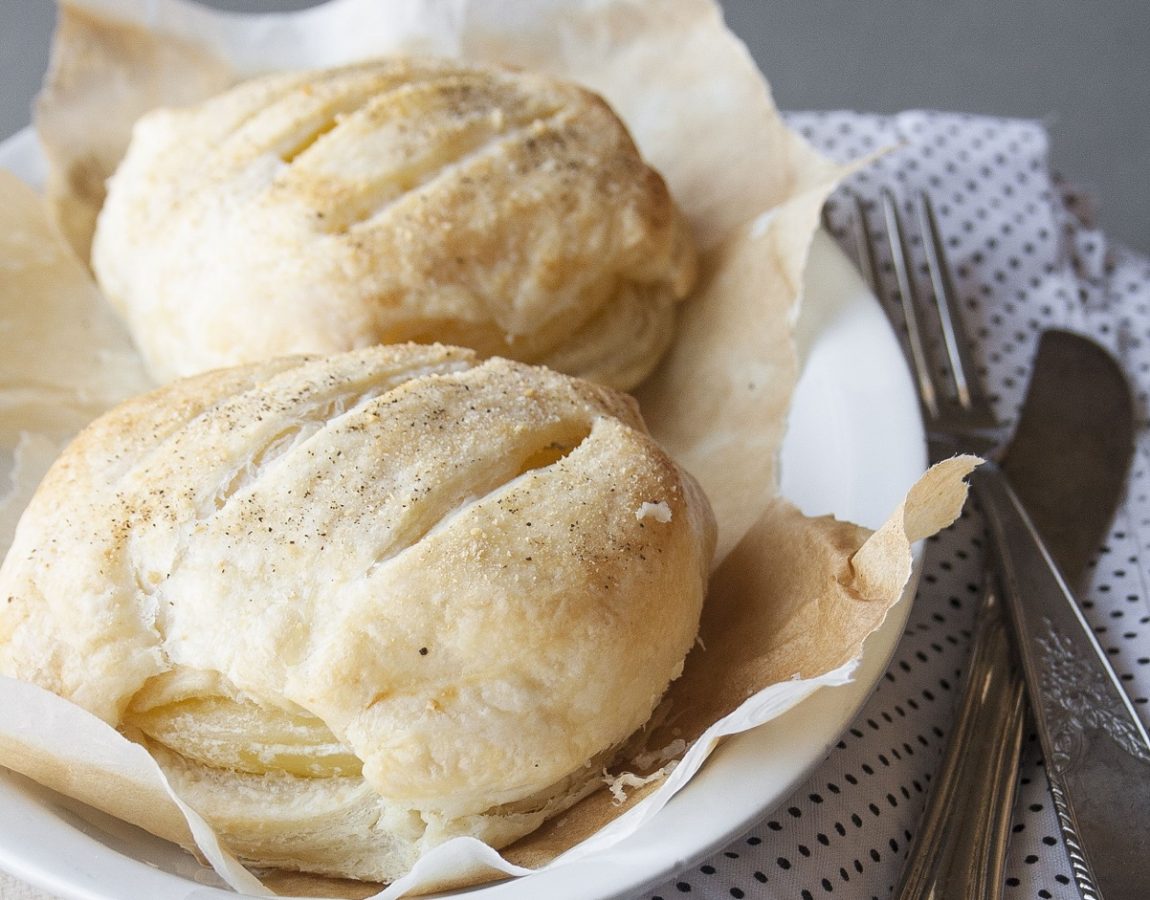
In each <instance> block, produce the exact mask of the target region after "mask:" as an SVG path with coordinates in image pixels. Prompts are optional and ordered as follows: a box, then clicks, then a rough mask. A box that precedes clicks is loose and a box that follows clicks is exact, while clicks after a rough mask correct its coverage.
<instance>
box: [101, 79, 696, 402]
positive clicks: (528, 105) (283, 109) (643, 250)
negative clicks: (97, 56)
mask: <svg viewBox="0 0 1150 900" xmlns="http://www.w3.org/2000/svg"><path fill="white" fill-rule="evenodd" d="M92 263H93V267H94V269H95V272H96V274H97V276H98V278H99V281H100V284H101V286H102V287H103V289H104V291H105V293H106V294H107V296H108V297H109V299H110V300H111V301H112V303H113V304H114V305H115V306H116V307H117V308H118V309H119V310H120V311H121V312H122V313H123V315H124V316H125V318H126V320H127V322H128V325H129V327H130V329H131V331H132V334H133V336H134V338H135V340H136V342H137V344H138V346H139V347H140V349H141V350H142V352H143V355H144V357H145V359H146V361H147V363H148V365H149V367H150V368H151V370H152V373H153V374H154V375H155V376H156V377H157V378H159V379H160V380H166V379H168V378H171V377H173V376H177V375H188V374H191V373H195V372H199V371H203V370H207V369H211V368H215V367H219V366H225V365H231V364H235V363H241V362H249V361H255V360H259V359H265V358H268V357H271V356H275V355H280V354H290V353H299V352H308V353H311V352H316V353H331V352H337V351H343V350H349V349H353V348H359V347H365V346H370V345H373V344H378V343H395V342H401V341H416V342H420V343H427V342H435V341H442V342H444V343H454V344H461V345H464V346H468V347H471V348H474V349H475V350H477V351H479V352H480V353H481V354H482V355H484V356H496V355H498V356H505V357H509V358H513V359H518V360H522V361H526V362H532V363H542V364H546V365H548V366H550V367H551V368H555V369H558V370H560V371H564V372H567V373H570V374H574V375H579V376H581V377H585V378H589V379H591V380H595V381H598V382H601V383H604V384H608V385H610V386H613V387H616V388H620V389H629V388H631V387H634V386H635V385H636V384H637V383H638V382H639V381H641V380H642V379H643V378H644V377H645V376H646V375H647V374H648V373H649V372H650V371H651V370H652V369H653V368H654V366H655V364H656V363H657V362H658V360H659V357H660V356H661V354H662V353H663V351H664V350H665V349H666V348H667V346H668V344H669V342H670V340H671V338H672V335H673V330H674V324H675V307H676V304H677V302H678V301H679V300H681V299H683V298H684V296H685V295H686V294H687V292H688V290H689V289H690V287H691V285H692V282H693V280H694V277H695V255H694V250H693V247H692V243H691V240H690V237H689V234H688V229H687V226H686V223H685V220H684V219H683V218H682V217H681V215H680V214H679V212H678V211H677V209H676V207H675V205H674V203H673V202H672V199H671V197H670V195H669V194H668V191H667V188H666V185H665V184H664V182H663V179H662V178H661V177H660V176H659V175H658V173H656V172H655V171H654V170H653V169H651V168H650V167H648V166H647V165H646V164H645V163H644V161H643V159H642V158H641V157H640V155H639V152H638V150H637V149H636V147H635V145H634V143H633V142H632V140H631V138H630V136H629V134H628V132H627V130H626V128H625V127H624V125H623V124H622V122H620V120H619V119H618V117H617V116H616V115H615V114H614V113H613V112H612V110H611V109H610V108H609V107H608V106H607V104H606V103H605V102H604V101H603V100H602V99H601V98H600V97H598V96H597V95H595V94H593V93H591V92H589V91H587V90H584V89H582V88H580V87H577V86H575V85H573V84H569V83H565V82H561V81H557V80H555V79H552V78H548V77H544V76H541V75H536V74H530V73H527V72H523V71H518V70H513V69H506V68H497V67H474V66H467V65H464V64H462V63H458V62H448V61H437V60H426V59H424V60H420V59H388V60H381V61H376V62H371V63H366V64H360V65H355V66H350V67H345V68H338V69H332V70H327V71H318V72H315V71H312V72H301V73H292V74H285V75H274V76H270V77H265V78H261V79H257V80H255V81H251V82H247V83H244V84H241V85H240V86H238V87H236V88H234V89H232V90H230V91H228V92H226V93H224V94H222V95H220V96H217V97H215V98H214V99H211V100H208V101H207V102H205V103H202V104H201V105H199V106H196V107H192V108H189V109H182V110H159V111H155V112H152V113H150V114H148V115H146V116H145V117H143V118H142V119H141V120H140V121H139V122H138V123H137V125H136V128H135V131H134V134H133V138H132V142H131V146H130V148H129V150H128V153H127V156H126V157H125V159H124V160H123V162H122V164H121V166H120V168H119V170H118V171H117V172H116V174H115V176H114V177H113V178H112V180H111V182H110V184H109V190H108V198H107V202H106V204H105V206H104V208H103V210H102V212H101V214H100V218H99V223H98V228H97V232H96V236H95V240H94V244H93V255H92Z"/></svg>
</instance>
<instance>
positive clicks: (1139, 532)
mask: <svg viewBox="0 0 1150 900" xmlns="http://www.w3.org/2000/svg"><path fill="white" fill-rule="evenodd" d="M788 118H789V121H790V122H791V124H792V125H793V126H795V127H796V128H798V129H799V130H800V131H801V132H802V133H803V134H804V135H805V136H806V137H807V139H808V140H810V141H811V143H813V144H814V145H815V146H816V147H819V148H820V149H822V150H823V151H825V152H826V153H828V154H829V155H831V156H833V157H835V158H838V159H842V160H846V159H852V158H856V157H859V156H862V155H865V154H867V153H870V152H872V151H874V150H876V149H878V148H880V147H886V146H891V145H893V144H898V145H899V146H900V149H899V150H897V151H895V152H893V153H891V154H889V155H887V156H885V157H883V158H882V159H880V160H879V161H878V162H877V163H875V164H874V165H873V166H871V167H870V168H868V169H867V170H865V171H863V172H859V173H857V174H856V175H855V176H853V177H852V178H851V179H850V181H849V182H848V184H846V185H844V190H849V191H851V192H853V193H855V194H857V195H859V196H860V197H861V198H863V199H864V200H867V199H875V198H876V197H877V195H878V191H879V189H880V188H882V187H889V188H890V189H891V190H893V191H894V192H895V194H896V196H898V197H900V198H903V199H909V198H910V197H912V196H913V194H914V193H916V192H918V191H926V192H927V193H929V194H930V196H931V198H932V199H933V200H934V202H935V205H936V211H937V213H938V218H939V225H940V227H941V230H942V232H943V234H944V236H945V240H946V244H947V252H948V256H949V260H950V263H951V267H952V269H954V271H955V273H956V279H955V281H956V288H957V290H958V294H959V302H960V306H961V311H962V314H963V317H964V320H965V322H966V325H967V330H968V332H969V333H970V334H971V336H972V338H974V340H975V341H976V345H977V346H976V348H975V349H976V353H975V357H976V361H977V363H978V365H979V368H980V370H981V373H980V374H981V375H982V377H983V379H984V381H985V383H986V384H987V387H988V390H989V391H990V392H992V394H993V400H994V403H995V405H996V409H997V411H998V413H999V415H1000V417H1001V418H1002V419H1004V420H1013V419H1014V418H1015V416H1016V414H1017V411H1018V407H1019V404H1020V403H1021V401H1022V397H1023V394H1024V392H1025V388H1026V384H1027V376H1028V372H1029V364H1030V360H1031V357H1032V356H1033V353H1034V351H1035V347H1036V343H1037V339H1038V335H1039V333H1040V331H1041V330H1042V329H1044V328H1047V327H1050V326H1058V327H1063V328H1069V329H1072V330H1076V331H1081V332H1083V333H1086V334H1088V335H1090V336H1091V337H1094V338H1096V339H1097V340H1098V341H1100V342H1101V343H1102V344H1104V345H1105V346H1106V347H1107V348H1109V349H1110V350H1111V351H1112V352H1113V353H1114V354H1115V355H1116V357H1117V358H1118V359H1119V360H1120V362H1121V363H1122V364H1123V366H1124V368H1125V369H1126V372H1127V374H1128V376H1129V377H1130V378H1131V380H1132V382H1133V385H1134V390H1135V393H1136V395H1137V398H1138V407H1139V413H1138V414H1139V416H1140V418H1142V419H1143V420H1144V418H1145V415H1146V409H1147V392H1148V389H1150V261H1148V260H1147V259H1145V258H1142V257H1139V256H1137V255H1136V254H1134V253H1132V252H1130V251H1128V250H1125V249H1123V248H1122V247H1118V246H1114V245H1110V244H1108V243H1107V242H1106V240H1105V239H1104V238H1103V236H1102V235H1101V234H1100V233H1099V232H1098V231H1097V230H1095V229H1094V228H1093V226H1092V224H1091V210H1090V208H1089V207H1090V204H1089V201H1088V199H1087V198H1086V197H1084V196H1083V195H1081V194H1080V193H1078V192H1077V191H1076V190H1075V189H1074V188H1073V187H1072V186H1070V185H1069V184H1066V183H1065V182H1063V181H1062V180H1061V179H1059V178H1058V177H1057V176H1055V175H1053V174H1052V173H1051V172H1050V170H1049V168H1048V165H1047V138H1046V134H1045V132H1044V130H1043V129H1042V127H1041V126H1040V125H1038V124H1037V123H1034V122H1028V121H1017V120H1004V119H989V118H982V117H973V116H963V115H953V114H943V113H929V112H908V113H903V114H901V115H898V116H893V117H876V116H860V115H856V114H853V113H798V114H792V115H790V116H789V117H788ZM849 214H850V213H849V211H848V207H847V204H845V203H843V195H842V192H840V193H839V194H837V195H836V196H835V197H832V199H831V201H830V204H829V206H828V217H829V220H830V223H831V226H832V231H833V232H834V236H835V237H837V238H838V239H839V240H840V241H841V242H842V243H843V245H844V248H848V247H849V244H850V241H849V238H848V232H847V230H846V227H847V221H848V217H849ZM915 249H917V248H915V247H913V246H912V252H913V251H914V250H915ZM880 268H881V260H880ZM926 289H927V288H926V285H925V284H924V285H923V290H924V291H925V290H926ZM1146 425H1147V423H1146V422H1145V421H1140V422H1139V428H1138V434H1139V439H1138V448H1137V456H1136V459H1135V462H1134V467H1133V472H1132V475H1131V480H1130V483H1129V486H1128V490H1127V496H1126V498H1125V501H1124V503H1123V506H1122V508H1121V509H1120V511H1119V513H1118V516H1117V518H1116V521H1115V523H1114V526H1113V529H1112V531H1111V533H1110V535H1109V537H1108V539H1107V541H1106V543H1105V546H1103V547H1101V548H1100V550H1099V552H1098V554H1097V556H1096V557H1095V560H1094V562H1093V563H1092V566H1091V573H1090V580H1089V586H1088V587H1087V588H1086V590H1085V593H1084V594H1083V595H1082V599H1083V605H1084V607H1085V613H1086V616H1087V618H1088V619H1089V620H1090V623H1091V625H1092V626H1093V627H1094V629H1095V631H1096V633H1097V635H1098V637H1099V639H1100V641H1101V643H1102V646H1103V647H1104V648H1105V649H1106V651H1107V653H1108V654H1109V655H1110V659H1111V661H1112V663H1113V665H1114V667H1115V669H1116V671H1117V672H1118V674H1119V677H1120V679H1121V681H1122V683H1123V684H1124V685H1125V687H1126V688H1127V690H1128V691H1129V692H1130V695H1131V697H1132V699H1133V700H1134V703H1135V706H1136V708H1137V709H1138V711H1139V713H1140V714H1141V715H1142V716H1143V718H1144V719H1147V718H1150V716H1148V712H1150V711H1148V709H1147V697H1148V696H1150V605H1148V600H1150V584H1148V583H1147V581H1148V576H1150V572H1148V564H1150V466H1148V465H1147V462H1148V454H1150V436H1148V431H1147V428H1146ZM982 565H983V522H982V520H981V517H980V516H979V514H978V512H977V510H976V509H974V508H968V510H967V511H966V512H965V513H964V515H963V517H962V518H961V519H960V521H959V522H958V523H957V524H956V525H955V527H953V528H952V529H951V530H949V531H948V532H946V533H944V534H942V535H940V536H939V537H937V538H934V539H933V540H932V541H931V543H930V544H929V545H928V548H927V554H926V563H925V568H924V574H923V579H922V583H921V586H920V589H919V593H918V597H917V599H916V601H915V604H914V607H913V609H912V612H911V616H910V621H909V623H908V625H907V629H906V633H905V635H904V637H903V638H902V641H901V642H900V644H899V645H898V648H897V650H896V653H895V657H894V659H893V661H892V663H891V665H890V668H889V669H888V671H887V672H886V674H885V677H884V678H883V679H882V680H881V681H880V682H879V685H878V688H877V690H876V692H875V694H874V695H873V697H872V698H871V700H870V702H869V703H867V705H866V706H865V707H864V709H863V710H862V712H861V713H860V715H859V717H858V719H857V720H856V721H855V722H854V724H853V725H852V726H851V728H850V729H849V731H848V732H847V733H846V734H844V735H843V737H842V740H841V741H840V742H839V743H838V745H837V746H836V747H835V748H834V749H833V750H832V752H831V754H830V756H829V757H828V758H827V760H826V761H825V762H824V763H823V765H822V766H821V767H820V768H819V769H818V770H817V771H816V772H815V773H814V774H813V775H812V776H811V777H810V779H809V780H808V781H807V783H806V784H804V785H803V786H802V787H800V788H799V789H798V790H797V791H796V792H795V793H794V795H793V796H792V797H791V798H790V799H788V800H787V801H786V802H784V803H783V804H782V805H781V806H780V807H779V808H778V809H776V810H774V811H773V812H771V813H770V814H768V815H767V816H766V817H765V818H764V819H763V820H762V821H761V822H760V823H759V824H758V825H757V826H756V827H754V828H753V829H752V830H751V831H750V832H749V833H747V834H746V835H745V836H743V837H742V838H739V839H738V840H736V841H735V842H734V843H732V844H731V845H730V846H728V847H726V848H725V849H724V850H722V851H721V852H719V853H716V854H715V855H714V856H712V857H710V858H709V859H707V860H705V861H704V862H703V863H702V864H699V865H696V866H695V867H693V868H691V869H688V870H686V871H683V872H681V873H679V874H678V875H677V876H676V877H675V878H674V879H672V880H670V881H668V882H666V883H665V884H661V885H658V886H657V887H656V888H654V889H652V890H648V891H644V892H643V893H642V894H637V895H636V897H642V898H649V900H655V898H662V900H672V898H677V897H683V896H685V895H691V896H697V897H703V898H708V900H711V898H729V897H735V898H743V897H746V898H786V900H790V898H795V900H800V898H801V900H811V898H824V897H825V898H833V897H847V898H851V900H855V898H862V900H866V898H885V897H889V896H890V895H891V892H892V890H893V888H894V886H895V884H896V883H897V880H898V878H899V873H900V871H901V868H902V864H903V862H904V860H905V858H906V853H907V850H908V845H909V843H910V841H911V840H912V838H913V836H914V833H915V830H916V829H917V828H918V826H919V819H920V817H921V814H922V810H923V805H924V802H925V798H926V794H927V792H928V791H929V790H930V785H931V779H932V777H933V775H934V773H935V770H936V769H937V767H938V765H939V762H940V758H941V755H942V752H943V749H944V746H945V742H946V739H947V733H948V729H949V727H950V724H951V720H952V716H953V714H954V711H955V706H956V702H957V699H958V694H959V691H960V690H961V686H962V675H963V669H964V666H965V665H966V658H967V653H968V649H969V642H970V632H971V626H972V623H973V620H974V611H975V608H976V606H977V605H978V602H979V598H980V592H981V578H982V575H981V573H982ZM1024 740H1025V744H1024V750H1023V760H1022V771H1021V783H1020V786H1019V794H1018V804H1017V809H1016V812H1015V816H1014V824H1013V834H1012V836H1011V842H1010V848H1009V852H1008V858H1007V863H1006V884H1005V897H1006V898H1009V900H1021V898H1066V900H1071V898H1078V896H1079V894H1078V891H1077V889H1076V888H1075V886H1074V883H1073V881H1072V879H1071V870H1070V864H1069V861H1068V858H1067V855H1066V849H1065V847H1064V845H1063V843H1062V838H1061V836H1060V834H1059V831H1058V826H1057V824H1056V820H1055V815H1054V810H1053V807H1052V804H1051V800H1050V794H1049V788H1048V786H1047V781H1046V776H1045V774H1044V772H1043V768H1042V756H1041V750H1040V748H1039V746H1038V741H1037V737H1036V736H1035V735H1034V734H1033V733H1031V730H1030V729H1029V728H1028V734H1027V737H1026V738H1025V739H1024Z"/></svg>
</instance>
